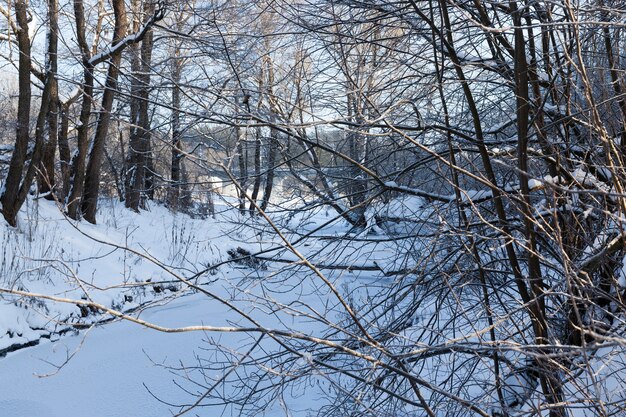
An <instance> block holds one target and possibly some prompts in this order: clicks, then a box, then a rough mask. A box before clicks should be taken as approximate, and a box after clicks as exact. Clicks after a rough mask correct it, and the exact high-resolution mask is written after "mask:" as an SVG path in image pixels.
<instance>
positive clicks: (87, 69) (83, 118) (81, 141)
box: [66, 0, 94, 220]
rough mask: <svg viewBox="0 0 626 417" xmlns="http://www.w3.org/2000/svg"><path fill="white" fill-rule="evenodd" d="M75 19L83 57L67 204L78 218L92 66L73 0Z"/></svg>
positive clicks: (79, 5)
mask: <svg viewBox="0 0 626 417" xmlns="http://www.w3.org/2000/svg"><path fill="white" fill-rule="evenodd" d="M74 19H75V20H76V35H77V41H78V45H79V46H80V50H81V54H82V58H83V85H82V90H83V92H82V102H81V107H80V116H79V119H78V129H77V132H78V133H77V137H76V143H77V150H76V153H75V154H74V156H73V157H72V164H71V172H70V178H69V191H68V193H67V194H66V195H67V201H66V204H67V215H68V216H69V217H70V218H72V219H74V220H78V219H79V218H80V216H81V213H80V202H81V198H82V196H83V187H84V181H85V162H86V160H87V151H88V146H89V119H90V117H91V106H92V98H93V83H94V77H93V71H94V68H93V65H92V64H91V62H90V58H91V52H90V48H89V45H88V44H87V36H86V34H85V9H84V7H83V2H82V0H74ZM67 110H69V109H67ZM66 116H67V115H66Z"/></svg>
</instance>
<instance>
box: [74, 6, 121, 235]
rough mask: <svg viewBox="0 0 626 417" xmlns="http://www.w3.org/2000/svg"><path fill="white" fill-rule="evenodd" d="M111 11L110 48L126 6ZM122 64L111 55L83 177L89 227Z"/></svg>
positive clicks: (116, 40)
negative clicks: (111, 31) (112, 23)
mask: <svg viewBox="0 0 626 417" xmlns="http://www.w3.org/2000/svg"><path fill="white" fill-rule="evenodd" d="M113 11H114V14H115V31H114V33H113V42H112V45H116V44H117V43H119V42H120V41H121V40H122V38H123V37H124V35H125V34H126V30H127V27H128V22H127V18H126V6H125V5H124V1H123V0H114V1H113ZM121 61H122V51H121V49H120V50H117V51H115V52H114V53H113V54H111V58H110V62H109V69H108V71H107V78H106V82H105V87H104V95H103V96H102V104H101V109H100V113H99V115H98V124H97V126H96V133H95V136H94V139H93V144H92V146H91V152H90V153H89V162H88V163H87V170H86V173H85V185H84V192H83V200H82V205H81V208H82V212H83V217H84V218H85V220H87V221H88V222H90V223H94V224H95V223H96V210H97V207H98V195H99V193H100V168H101V165H102V157H103V155H104V144H105V141H106V137H107V134H108V130H109V121H110V120H111V109H112V108H113V100H114V99H115V93H116V90H117V77H118V75H119V68H120V64H121Z"/></svg>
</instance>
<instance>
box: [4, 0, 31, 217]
mask: <svg viewBox="0 0 626 417" xmlns="http://www.w3.org/2000/svg"><path fill="white" fill-rule="evenodd" d="M14 7H15V18H16V21H17V25H18V28H19V29H18V32H17V42H18V47H19V51H20V53H19V64H18V65H19V67H18V69H19V76H18V87H19V97H18V102H17V127H16V132H15V133H16V134H15V148H14V150H13V155H12V156H11V162H10V164H9V172H8V174H7V178H6V181H5V184H4V190H3V192H2V195H1V196H0V202H1V203H2V215H3V216H4V218H5V220H6V221H7V222H8V223H9V224H10V225H11V226H16V225H17V212H18V211H19V209H20V206H21V204H19V203H18V194H19V192H20V185H21V184H22V173H23V170H24V164H25V163H26V154H27V152H28V142H29V127H30V126H29V124H30V99H31V90H30V65H31V59H30V38H29V36H28V12H27V10H26V1H25V0H16V2H15V6H14Z"/></svg>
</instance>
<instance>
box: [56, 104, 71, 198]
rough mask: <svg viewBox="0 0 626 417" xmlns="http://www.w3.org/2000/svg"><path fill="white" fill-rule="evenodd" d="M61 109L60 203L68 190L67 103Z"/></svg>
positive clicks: (68, 124)
mask: <svg viewBox="0 0 626 417" xmlns="http://www.w3.org/2000/svg"><path fill="white" fill-rule="evenodd" d="M60 109H61V126H60V129H59V135H58V145H59V160H60V163H61V183H62V189H61V191H60V193H59V195H58V197H59V200H60V201H64V200H65V198H66V197H67V194H68V192H69V190H70V168H71V167H70V159H71V157H72V156H71V152H70V144H69V139H68V133H69V127H70V123H69V122H70V119H69V115H68V112H69V103H63V104H62V105H61V106H60Z"/></svg>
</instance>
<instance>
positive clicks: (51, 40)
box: [39, 0, 59, 200]
mask: <svg viewBox="0 0 626 417" xmlns="http://www.w3.org/2000/svg"><path fill="white" fill-rule="evenodd" d="M48 25H49V28H48V31H49V32H48V53H47V55H46V59H47V61H48V62H47V66H46V67H47V71H48V73H49V74H50V77H51V79H50V104H49V111H48V114H47V123H48V140H47V141H46V142H45V145H44V148H43V155H42V157H41V166H40V173H39V192H40V193H47V192H50V194H49V195H48V197H47V198H48V199H50V200H52V199H54V196H53V195H52V191H54V189H55V184H56V182H55V170H54V161H55V154H56V148H57V141H58V129H59V94H58V83H57V79H56V75H57V44H58V1H57V0H49V1H48Z"/></svg>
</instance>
